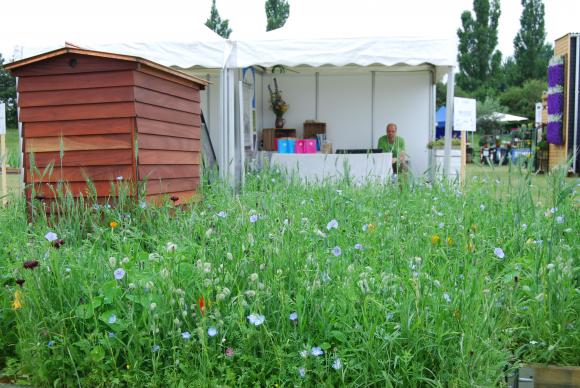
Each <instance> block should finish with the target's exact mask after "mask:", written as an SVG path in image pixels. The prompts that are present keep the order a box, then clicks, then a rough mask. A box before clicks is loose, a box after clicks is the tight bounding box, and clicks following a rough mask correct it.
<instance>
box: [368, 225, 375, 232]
mask: <svg viewBox="0 0 580 388" xmlns="http://www.w3.org/2000/svg"><path fill="white" fill-rule="evenodd" d="M375 229H376V226H375V224H369V225H368V230H369V232H374V231H375Z"/></svg>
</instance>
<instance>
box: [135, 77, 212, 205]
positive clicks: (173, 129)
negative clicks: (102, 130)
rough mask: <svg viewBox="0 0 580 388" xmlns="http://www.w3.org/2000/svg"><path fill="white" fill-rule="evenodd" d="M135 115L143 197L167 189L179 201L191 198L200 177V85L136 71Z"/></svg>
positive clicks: (150, 197) (158, 194)
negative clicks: (145, 183) (143, 188)
mask: <svg viewBox="0 0 580 388" xmlns="http://www.w3.org/2000/svg"><path fill="white" fill-rule="evenodd" d="M134 95H135V111H136V115H137V119H136V127H137V144H138V152H137V154H138V161H137V165H138V168H137V170H138V171H137V175H138V179H139V180H140V181H146V182H147V199H148V200H157V199H159V198H161V197H162V196H164V195H165V194H169V195H170V196H173V195H175V196H177V197H178V198H179V199H178V202H177V203H180V202H185V201H187V200H188V199H189V198H191V197H192V196H193V195H194V194H195V192H196V190H197V187H198V185H199V178H200V160H201V158H200V145H201V142H200V138H201V137H200V134H201V130H200V128H201V116H200V113H201V112H200V95H199V87H198V86H193V87H192V85H191V83H182V82H179V79H176V78H172V77H160V76H159V74H152V73H151V72H136V73H135V88H134Z"/></svg>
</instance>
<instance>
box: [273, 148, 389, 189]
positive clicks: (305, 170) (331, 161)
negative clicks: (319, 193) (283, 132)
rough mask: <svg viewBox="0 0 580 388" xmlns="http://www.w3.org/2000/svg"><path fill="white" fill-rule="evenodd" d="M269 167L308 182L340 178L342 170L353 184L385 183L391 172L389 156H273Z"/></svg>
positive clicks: (342, 173)
mask: <svg viewBox="0 0 580 388" xmlns="http://www.w3.org/2000/svg"><path fill="white" fill-rule="evenodd" d="M270 164H271V165H272V166H276V167H279V168H280V169H282V170H284V171H285V172H286V173H288V174H289V175H292V174H295V175H297V176H299V177H300V178H301V179H302V180H304V181H307V182H319V181H322V180H325V179H330V180H337V179H342V178H344V176H345V170H346V171H348V175H349V176H350V178H351V179H352V181H353V182H355V183H363V182H367V181H372V182H377V181H378V182H387V180H388V179H389V177H390V176H391V172H392V154H391V153H390V152H386V153H380V154H320V153H317V154H279V153H272V154H271V158H270Z"/></svg>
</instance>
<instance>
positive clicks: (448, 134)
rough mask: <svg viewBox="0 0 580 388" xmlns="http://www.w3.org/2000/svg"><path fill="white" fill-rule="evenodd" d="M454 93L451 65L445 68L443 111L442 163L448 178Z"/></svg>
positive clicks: (453, 76)
mask: <svg viewBox="0 0 580 388" xmlns="http://www.w3.org/2000/svg"><path fill="white" fill-rule="evenodd" d="M454 93H455V75H454V74H453V66H450V67H449V70H447V103H446V104H447V111H446V112H445V160H444V163H443V174H444V176H445V177H446V178H449V167H450V162H451V130H452V126H453V97H454Z"/></svg>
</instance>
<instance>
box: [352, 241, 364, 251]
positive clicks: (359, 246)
mask: <svg viewBox="0 0 580 388" xmlns="http://www.w3.org/2000/svg"><path fill="white" fill-rule="evenodd" d="M354 249H356V250H357V251H360V250H362V249H363V246H362V244H358V243H357V244H354Z"/></svg>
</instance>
